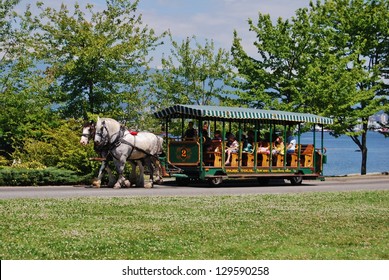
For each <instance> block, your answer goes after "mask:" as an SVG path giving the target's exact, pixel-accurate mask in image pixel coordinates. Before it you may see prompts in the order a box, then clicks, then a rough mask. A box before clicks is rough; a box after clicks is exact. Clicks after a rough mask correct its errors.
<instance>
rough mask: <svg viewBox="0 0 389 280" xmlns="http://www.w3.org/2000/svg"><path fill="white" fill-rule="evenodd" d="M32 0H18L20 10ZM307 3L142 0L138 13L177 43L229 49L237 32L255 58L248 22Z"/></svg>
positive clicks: (50, 1) (52, 0)
mask: <svg viewBox="0 0 389 280" xmlns="http://www.w3.org/2000/svg"><path fill="white" fill-rule="evenodd" d="M40 1H41V2H43V3H45V6H50V7H53V8H59V7H60V4H61V3H65V4H66V5H67V6H68V7H69V8H71V7H72V6H73V4H74V3H75V2H77V0H40ZM35 2H36V1H32V0H21V4H20V6H21V8H22V9H24V7H25V6H26V4H31V3H35ZM309 2H310V0H141V1H140V3H139V6H138V12H139V13H141V14H142V17H143V21H144V23H145V24H147V25H148V26H149V27H150V28H153V29H154V30H155V31H156V32H157V33H162V32H163V31H166V30H170V31H171V33H172V34H173V37H174V39H175V40H176V41H178V42H181V40H183V39H184V38H186V37H192V36H193V35H195V36H196V37H197V38H198V39H199V40H200V41H201V40H203V39H209V40H213V41H214V43H215V45H216V47H217V48H224V49H226V50H230V47H231V43H232V37H233V30H234V29H235V30H237V31H238V34H239V36H240V37H241V38H242V44H243V46H244V48H245V50H246V51H247V52H248V53H249V54H250V55H255V48H254V47H253V42H254V40H255V36H254V34H253V33H252V32H249V31H248V23H247V20H248V19H249V18H251V19H253V20H254V21H255V20H256V18H257V15H258V12H261V13H266V14H270V15H271V17H272V19H273V20H276V19H277V18H278V17H282V18H284V19H286V18H290V17H291V16H293V15H295V11H296V10H297V9H298V8H303V7H308V5H309ZM314 2H315V1H314ZM78 3H80V5H81V6H85V4H86V3H90V4H93V5H94V6H95V8H96V9H103V8H104V7H106V4H105V3H106V1H105V0H78ZM168 51H169V48H168V46H165V48H160V49H159V50H158V53H156V54H155V57H156V59H155V62H154V63H155V64H158V61H159V60H160V59H159V57H160V56H161V53H162V52H165V53H167V52H168Z"/></svg>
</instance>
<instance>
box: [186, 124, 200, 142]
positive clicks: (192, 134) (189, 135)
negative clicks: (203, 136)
mask: <svg viewBox="0 0 389 280" xmlns="http://www.w3.org/2000/svg"><path fill="white" fill-rule="evenodd" d="M196 137H197V131H196V129H195V128H194V127H193V122H192V121H190V122H189V124H188V129H187V130H186V131H185V134H184V140H194V139H195V138H196Z"/></svg>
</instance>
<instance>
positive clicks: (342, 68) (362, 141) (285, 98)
mask: <svg viewBox="0 0 389 280" xmlns="http://www.w3.org/2000/svg"><path fill="white" fill-rule="evenodd" d="M388 5H389V4H388V1H384V0H382V1H372V0H371V1H363V0H354V1H350V0H340V1H332V0H328V1H324V2H323V3H321V2H320V1H318V2H317V3H316V5H314V4H313V3H312V2H311V4H310V9H299V10H297V11H296V16H295V17H293V18H292V19H291V23H290V22H289V21H288V20H285V21H283V20H282V19H278V21H277V23H276V24H275V25H273V23H272V22H271V20H270V17H269V16H268V15H262V14H259V17H258V23H257V25H254V23H253V21H251V20H250V21H249V23H250V29H251V30H253V31H254V32H256V34H257V41H256V42H255V45H256V46H257V48H258V53H259V55H260V57H259V59H253V58H251V57H249V56H248V55H247V54H246V53H245V52H244V50H243V49H242V47H241V45H240V39H239V38H238V36H237V34H236V33H235V36H234V43H233V48H232V53H233V56H234V62H235V65H236V67H237V68H238V70H239V74H240V75H241V77H242V82H241V83H240V84H238V86H240V88H241V90H242V91H241V99H242V100H243V102H245V103H246V104H249V105H255V106H262V107H271V108H278V109H284V110H294V111H300V112H313V113H318V114H323V115H326V116H330V117H333V118H334V120H335V125H334V126H333V127H332V129H333V130H334V135H335V136H338V135H340V134H346V135H348V136H350V137H351V138H352V140H353V141H354V142H355V143H356V144H357V145H358V147H359V148H360V150H361V151H362V162H361V174H366V163H367V145H366V143H367V131H368V118H369V116H371V115H373V114H375V113H377V112H379V111H380V110H387V109H388V98H387V97H388V85H387V84H385V77H387V73H388V72H387V71H388V67H387V66H388V59H389V55H388V45H389V33H388V32H389V28H388V22H387V19H388V18H389V7H388ZM258 84H260V85H258ZM256 99H258V100H260V101H261V104H255V103H254V101H255V100H256ZM357 126H361V127H362V129H361V130H356V129H355V128H356V127H357Z"/></svg>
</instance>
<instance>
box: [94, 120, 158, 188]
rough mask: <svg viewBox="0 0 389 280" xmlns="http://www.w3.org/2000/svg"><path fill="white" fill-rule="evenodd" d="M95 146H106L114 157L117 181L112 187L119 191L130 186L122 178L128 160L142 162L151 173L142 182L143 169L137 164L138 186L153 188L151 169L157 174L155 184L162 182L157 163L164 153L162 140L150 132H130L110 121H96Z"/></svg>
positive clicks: (114, 121)
mask: <svg viewBox="0 0 389 280" xmlns="http://www.w3.org/2000/svg"><path fill="white" fill-rule="evenodd" d="M94 141H95V145H96V146H98V147H107V146H108V150H109V153H110V154H111V155H112V157H113V161H114V163H115V166H116V171H117V172H118V174H119V178H118V180H117V182H116V184H115V186H114V188H120V187H121V186H122V185H123V184H124V185H125V186H127V187H129V186H131V183H130V182H129V181H128V180H126V179H125V177H124V175H123V172H124V167H125V164H126V161H127V160H141V161H142V162H143V163H145V164H147V166H148V168H149V171H150V181H149V182H148V183H147V184H145V183H144V166H143V165H141V164H138V166H139V169H140V175H139V183H138V182H137V185H138V186H143V187H145V188H152V187H153V183H154V180H153V175H154V166H155V167H157V168H156V170H155V171H156V173H157V177H158V179H157V183H159V182H160V181H161V180H162V174H161V171H162V168H161V165H160V163H159V160H158V155H160V154H162V153H163V150H162V146H163V138H162V137H160V136H157V135H155V134H153V133H150V132H137V133H130V132H129V131H128V130H127V129H125V128H124V127H123V126H121V125H120V123H119V122H117V121H116V120H114V119H111V118H98V119H97V123H96V133H95V137H94Z"/></svg>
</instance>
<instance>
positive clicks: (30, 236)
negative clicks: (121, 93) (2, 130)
mask: <svg viewBox="0 0 389 280" xmlns="http://www.w3.org/2000/svg"><path fill="white" fill-rule="evenodd" d="M0 214H1V220H0V229H1V230H0V237H1V238H0V259H3V260H4V259H14V260H17V259H23V260H29V259H44V260H51V259H92V260H94V259H146V260H150V259H156V260H159V259H200V260H203V259H244V260H248V259H353V260H354V259H389V191H369V192H364V191H360V192H338V193H333V192H331V193H304V194H285V195H247V196H195V197H128V198H77V199H12V200H1V201H0Z"/></svg>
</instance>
